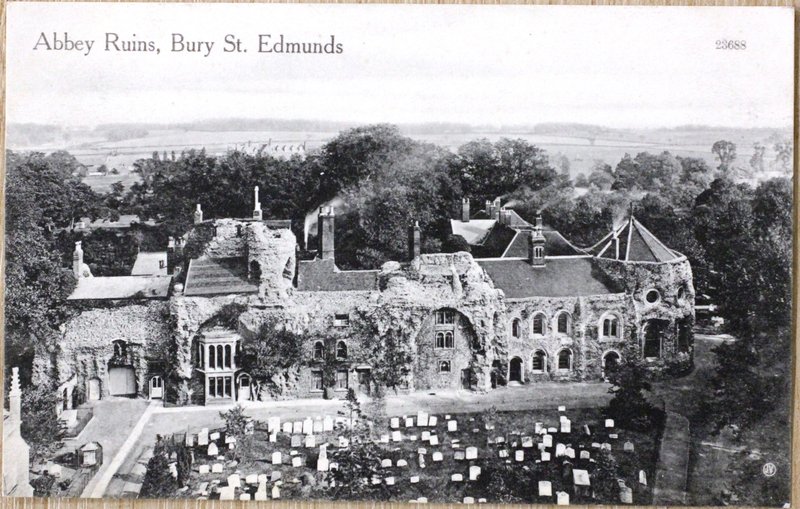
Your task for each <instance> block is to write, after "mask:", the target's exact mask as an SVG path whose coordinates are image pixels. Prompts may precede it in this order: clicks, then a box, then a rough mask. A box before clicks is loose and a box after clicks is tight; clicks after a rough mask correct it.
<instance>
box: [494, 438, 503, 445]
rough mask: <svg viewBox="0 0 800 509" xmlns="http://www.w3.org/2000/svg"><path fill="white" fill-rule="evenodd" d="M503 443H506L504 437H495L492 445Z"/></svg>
mask: <svg viewBox="0 0 800 509" xmlns="http://www.w3.org/2000/svg"><path fill="white" fill-rule="evenodd" d="M505 441H506V439H505V437H497V438H495V439H494V443H496V444H503V443H505Z"/></svg>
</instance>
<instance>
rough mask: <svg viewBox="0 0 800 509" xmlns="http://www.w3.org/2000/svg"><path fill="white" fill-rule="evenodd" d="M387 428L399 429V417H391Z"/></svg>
mask: <svg viewBox="0 0 800 509" xmlns="http://www.w3.org/2000/svg"><path fill="white" fill-rule="evenodd" d="M389 426H391V428H392V429H397V428H399V427H400V418H399V417H392V418H391V419H389Z"/></svg>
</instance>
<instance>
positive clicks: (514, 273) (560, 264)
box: [476, 257, 620, 299]
mask: <svg viewBox="0 0 800 509" xmlns="http://www.w3.org/2000/svg"><path fill="white" fill-rule="evenodd" d="M476 261H477V263H478V264H479V265H480V266H481V267H483V269H484V270H485V271H486V273H487V274H488V275H489V277H490V278H491V279H492V281H493V282H494V285H495V287H497V288H499V289H501V290H503V292H504V293H505V295H506V298H507V299H525V298H529V297H580V296H589V295H607V294H612V293H620V290H619V289H617V288H616V287H615V286H614V285H613V284H612V283H611V282H610V281H609V280H608V279H607V278H606V277H605V276H604V274H603V272H602V271H601V270H600V269H599V268H597V267H596V266H595V265H594V262H593V261H592V258H590V257H582V258H546V259H545V265H544V266H543V267H534V266H532V265H531V264H530V263H529V262H528V261H527V260H520V259H517V258H499V259H495V260H476Z"/></svg>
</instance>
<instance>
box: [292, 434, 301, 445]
mask: <svg viewBox="0 0 800 509" xmlns="http://www.w3.org/2000/svg"><path fill="white" fill-rule="evenodd" d="M302 443H303V437H302V436H301V435H292V442H291V444H292V447H300V445H302Z"/></svg>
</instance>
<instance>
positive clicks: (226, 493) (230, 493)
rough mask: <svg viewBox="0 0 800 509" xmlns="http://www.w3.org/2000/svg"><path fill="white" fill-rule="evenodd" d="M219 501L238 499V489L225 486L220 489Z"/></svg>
mask: <svg viewBox="0 0 800 509" xmlns="http://www.w3.org/2000/svg"><path fill="white" fill-rule="evenodd" d="M219 499H220V500H235V499H236V488H234V487H233V486H223V487H222V488H220V489H219Z"/></svg>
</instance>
